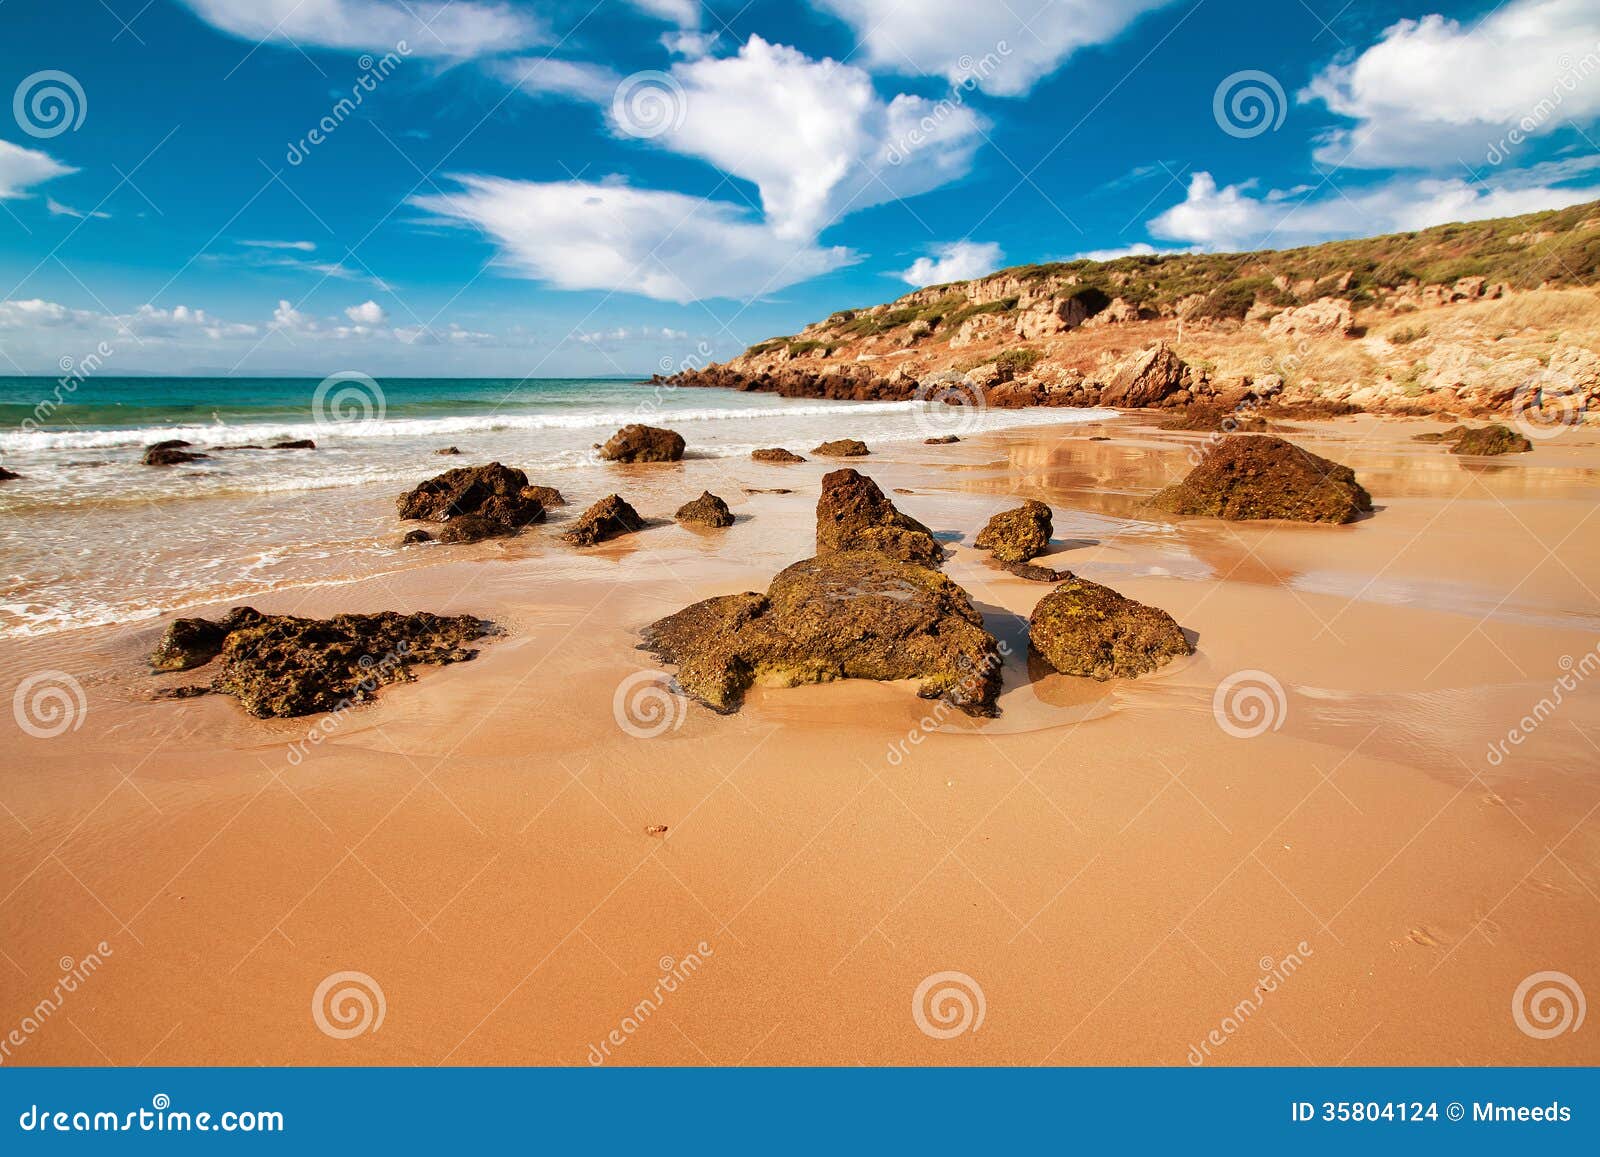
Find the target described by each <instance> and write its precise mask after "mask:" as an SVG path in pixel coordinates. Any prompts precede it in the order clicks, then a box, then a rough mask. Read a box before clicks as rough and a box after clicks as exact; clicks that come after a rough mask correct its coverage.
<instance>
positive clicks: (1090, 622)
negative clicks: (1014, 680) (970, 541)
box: [1028, 576, 1194, 681]
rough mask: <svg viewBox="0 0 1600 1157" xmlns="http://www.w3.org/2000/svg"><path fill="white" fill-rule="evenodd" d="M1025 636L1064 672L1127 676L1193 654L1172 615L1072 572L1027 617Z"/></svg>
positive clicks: (1101, 675) (1050, 662)
mask: <svg viewBox="0 0 1600 1157" xmlns="http://www.w3.org/2000/svg"><path fill="white" fill-rule="evenodd" d="M1028 640H1029V643H1030V644H1031V645H1032V647H1033V649H1034V650H1035V651H1037V652H1038V653H1039V654H1040V655H1041V656H1043V658H1044V659H1045V661H1046V662H1047V663H1049V664H1050V666H1052V667H1054V668H1055V669H1056V670H1057V671H1060V672H1061V673H1062V674H1063V675H1082V676H1085V677H1087V678H1090V679H1099V680H1102V681H1104V680H1106V679H1112V678H1132V677H1134V676H1137V675H1142V674H1144V673H1145V672H1147V671H1154V670H1156V669H1157V668H1158V667H1164V666H1166V665H1167V664H1168V663H1170V662H1171V661H1172V660H1173V659H1175V658H1177V657H1179V656H1180V655H1189V654H1193V653H1194V647H1193V646H1192V645H1191V644H1190V643H1189V640H1188V638H1187V637H1185V635H1184V633H1183V629H1182V628H1181V627H1179V626H1178V624H1177V622H1176V621H1174V619H1173V618H1172V616H1171V615H1169V614H1167V612H1166V611H1163V610H1158V609H1157V608H1155V607H1149V606H1145V605H1144V604H1143V603H1139V602H1135V601H1134V600H1132V599H1129V598H1125V597H1123V596H1122V595H1120V594H1118V593H1117V592H1116V591H1114V590H1112V589H1111V588H1110V587H1103V586H1101V585H1100V584H1099V583H1092V582H1089V581H1088V580H1087V579H1081V578H1077V577H1074V576H1068V578H1067V581H1066V582H1064V583H1063V584H1062V585H1061V586H1059V587H1057V588H1056V589H1055V590H1053V591H1051V592H1050V593H1049V594H1047V595H1045V597H1044V598H1042V599H1040V600H1039V605H1038V606H1037V607H1035V608H1034V610H1033V615H1032V617H1031V618H1030V619H1029V620H1028Z"/></svg>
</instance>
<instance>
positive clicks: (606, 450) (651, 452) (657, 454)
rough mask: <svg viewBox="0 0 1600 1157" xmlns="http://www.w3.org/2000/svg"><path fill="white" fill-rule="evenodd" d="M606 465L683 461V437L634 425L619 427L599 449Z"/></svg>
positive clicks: (658, 429) (674, 433)
mask: <svg viewBox="0 0 1600 1157" xmlns="http://www.w3.org/2000/svg"><path fill="white" fill-rule="evenodd" d="M600 457H602V458H604V459H605V460H606V461H608V462H676V461H678V460H679V459H680V458H682V457H683V435H682V434H679V433H677V432H676V431H674V430H663V429H661V428H660V427H657V426H642V425H640V424H639V423H637V422H634V423H632V424H630V425H627V426H624V427H622V429H620V430H618V431H617V432H616V433H615V434H613V435H611V437H610V439H609V440H607V442H606V444H605V445H604V446H602V447H600Z"/></svg>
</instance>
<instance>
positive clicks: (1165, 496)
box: [1151, 434, 1372, 522]
mask: <svg viewBox="0 0 1600 1157" xmlns="http://www.w3.org/2000/svg"><path fill="white" fill-rule="evenodd" d="M1151 501H1152V503H1153V505H1155V506H1156V507H1157V508H1158V509H1161V510H1166V511H1169V512H1171V513H1173V514H1198V515H1206V516H1209V517H1212V518H1226V519H1233V520H1247V519H1259V518H1282V519H1290V520H1293V521H1296V522H1350V521H1352V520H1353V519H1354V518H1355V517H1356V515H1357V514H1360V513H1361V512H1363V511H1368V510H1371V509H1372V496H1371V495H1370V494H1368V493H1367V492H1366V490H1365V489H1364V488H1363V487H1362V485H1361V484H1360V483H1359V482H1357V481H1356V476H1355V473H1354V472H1353V471H1352V470H1351V469H1350V467H1348V466H1341V465H1340V464H1339V463H1337V462H1332V461H1329V460H1328V459H1327V458H1322V457H1319V456H1318V455H1316V454H1313V453H1311V452H1310V451H1309V450H1305V449H1302V448H1301V447H1299V446H1296V445H1294V444H1293V443H1290V442H1285V441H1284V440H1283V439H1282V438H1274V437H1272V436H1271V435H1267V434H1235V435H1232V436H1231V437H1228V438H1226V439H1224V440H1223V441H1222V442H1221V443H1219V444H1218V445H1217V446H1215V447H1213V448H1212V449H1211V450H1210V452H1208V453H1207V454H1206V456H1205V458H1203V459H1202V460H1201V462H1200V464H1199V465H1198V466H1196V467H1195V468H1194V469H1193V470H1191V471H1190V472H1189V476H1188V477H1187V478H1185V479H1184V480H1183V481H1182V482H1179V483H1177V484H1176V485H1173V486H1168V487H1167V488H1166V489H1165V490H1162V491H1160V492H1159V493H1158V494H1156V496H1155V497H1154V498H1153V499H1152V500H1151Z"/></svg>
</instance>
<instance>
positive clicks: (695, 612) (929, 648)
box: [644, 550, 1001, 715]
mask: <svg viewBox="0 0 1600 1157" xmlns="http://www.w3.org/2000/svg"><path fill="white" fill-rule="evenodd" d="M644 646H645V647H646V648H647V649H649V650H650V651H652V652H654V653H655V654H656V656H657V657H658V658H660V659H662V660H664V661H666V662H669V663H675V664H677V668H678V670H677V679H676V681H677V684H678V686H679V687H680V688H681V689H682V690H683V691H684V692H685V693H687V694H688V695H691V696H692V697H694V698H695V699H697V700H699V701H700V702H702V703H704V704H705V705H706V706H708V707H710V708H712V709H713V710H715V711H719V712H724V713H726V712H731V711H736V710H738V708H739V706H740V704H741V703H742V702H743V699H744V693H745V691H746V690H747V689H748V688H749V687H750V686H751V684H753V683H755V682H757V681H759V682H761V683H762V684H763V685H769V686H770V685H777V686H789V687H793V686H798V685H800V684H804V683H822V682H827V681H830V680H833V679H878V680H889V679H915V680H917V681H918V683H919V687H918V692H917V693H918V694H919V695H921V696H922V697H923V698H926V699H934V698H938V699H945V700H947V701H949V702H950V703H952V704H954V705H955V706H956V707H958V708H960V709H961V710H962V711H965V712H967V713H968V714H972V715H994V714H996V708H995V700H996V699H997V698H998V696H999V694H1000V667H1001V654H1000V650H999V645H998V643H997V642H996V641H995V638H994V636H992V635H990V634H989V632H988V631H986V630H985V629H984V627H983V617H982V616H981V615H980V614H979V613H978V612H977V610H976V609H975V608H974V607H973V606H972V602H971V600H970V599H968V598H967V595H966V592H964V591H963V590H962V589H961V588H960V587H958V586H956V585H955V584H954V583H953V582H951V581H950V580H949V579H947V578H946V577H945V576H944V575H942V574H940V573H939V572H938V571H936V570H932V569H930V568H928V567H925V566H919V565H916V564H915V563H908V562H902V561H899V560H897V559H893V558H890V557H888V556H886V555H884V554H881V553H879V552H877V551H870V550H868V551H842V552H837V553H833V554H828V555H822V556H819V557H817V558H810V559H806V560H805V561H803V562H798V563H795V564H794V565H793V566H791V567H789V568H788V569H786V570H784V571H782V572H780V573H779V574H778V575H777V576H776V577H775V578H774V579H773V580H772V584H771V585H770V586H769V587H768V588H767V592H766V594H757V593H754V592H749V593H746V594H739V595H724V596H722V597H720V598H713V599H707V600H705V601H704V602H700V603H695V604H694V605H693V606H690V607H686V608H685V609H683V610H681V611H679V612H678V613H677V614H674V615H669V616H667V617H666V618H664V619H661V620H659V621H658V622H655V623H652V624H651V625H650V626H649V627H647V628H646V629H645V631H644Z"/></svg>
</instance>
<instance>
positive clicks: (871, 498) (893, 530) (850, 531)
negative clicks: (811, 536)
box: [817, 468, 944, 566]
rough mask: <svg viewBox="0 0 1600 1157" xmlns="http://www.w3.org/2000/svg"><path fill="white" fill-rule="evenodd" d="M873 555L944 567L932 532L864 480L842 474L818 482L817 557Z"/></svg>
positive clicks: (847, 471)
mask: <svg viewBox="0 0 1600 1157" xmlns="http://www.w3.org/2000/svg"><path fill="white" fill-rule="evenodd" d="M845 550H875V551H879V552H880V553H882V554H886V555H888V556H889V557H891V558H898V559H903V560H905V561H906V562H914V563H921V564H923V565H924V566H938V565H939V564H940V563H942V562H943V561H944V548H943V547H942V546H940V545H939V542H938V540H937V539H935V538H934V537H933V532H932V531H931V530H929V529H928V528H927V527H926V526H923V525H922V523H920V522H918V521H917V520H916V519H915V518H912V517H911V516H910V515H908V514H902V513H901V512H900V510H899V509H898V508H896V506H895V504H894V503H893V502H891V501H889V499H888V497H887V496H886V495H885V494H884V493H883V491H882V490H880V489H879V488H878V484H877V483H876V482H874V481H873V480H872V479H870V478H868V477H867V476H866V475H864V474H861V473H859V472H857V471H855V470H852V469H849V468H846V469H844V470H835V471H833V472H831V473H829V474H825V475H823V478H822V495H821V497H819V498H818V499H817V553H818V554H819V555H821V554H829V553H832V552H834V551H845Z"/></svg>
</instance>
